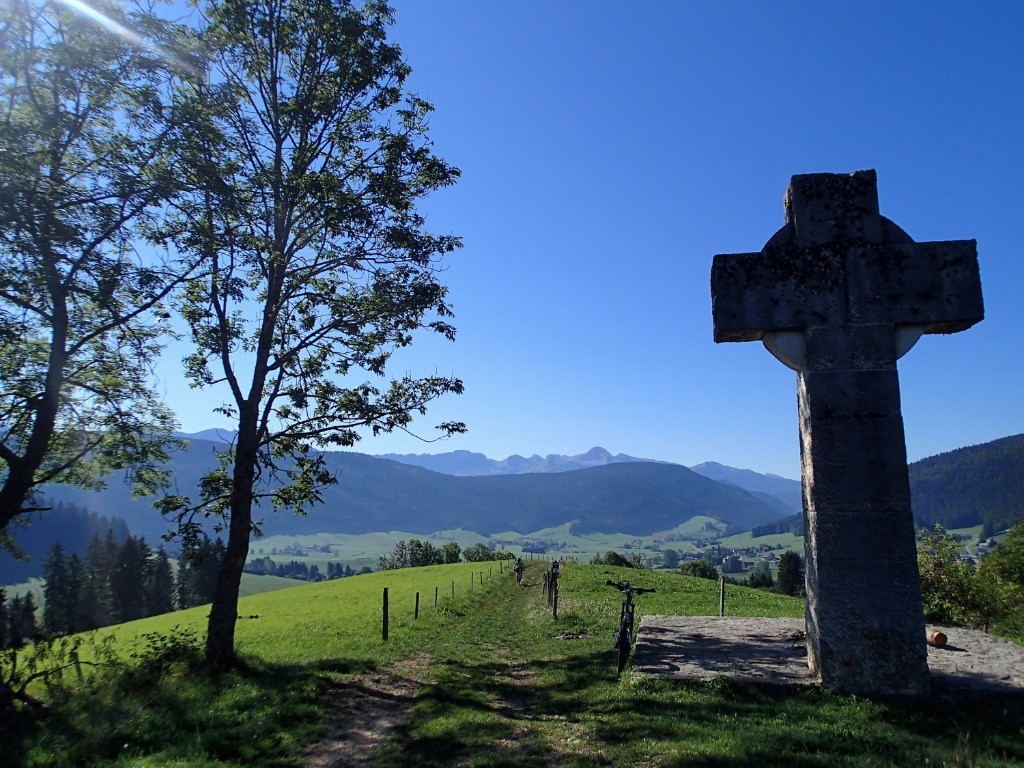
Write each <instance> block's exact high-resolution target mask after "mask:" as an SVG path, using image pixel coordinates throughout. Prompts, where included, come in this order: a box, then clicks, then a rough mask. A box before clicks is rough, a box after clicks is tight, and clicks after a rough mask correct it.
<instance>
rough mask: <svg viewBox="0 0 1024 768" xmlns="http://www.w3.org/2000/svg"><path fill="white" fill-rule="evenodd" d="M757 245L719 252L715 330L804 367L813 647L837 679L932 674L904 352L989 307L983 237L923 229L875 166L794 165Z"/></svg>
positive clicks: (909, 678)
mask: <svg viewBox="0 0 1024 768" xmlns="http://www.w3.org/2000/svg"><path fill="white" fill-rule="evenodd" d="M785 209H786V224H785V226H784V227H782V229H780V230H779V231H778V232H776V233H775V235H774V236H773V237H772V238H771V239H770V240H769V241H768V243H767V244H766V245H765V246H764V248H763V249H762V250H761V252H760V253H741V254H726V255H719V256H715V260H714V265H713V267H712V272H711V294H712V313H713V315H714V324H715V341H716V342H722V341H754V340H761V341H763V343H764V345H765V346H766V347H767V348H768V350H769V351H770V352H771V353H772V354H773V355H775V356H776V357H777V358H778V359H779V360H781V361H782V362H783V363H785V364H786V365H788V366H789V367H790V368H793V369H794V370H796V371H797V399H798V407H799V416H800V460H801V469H802V480H803V499H804V501H803V510H804V511H803V514H804V532H805V553H806V564H807V565H806V567H807V580H806V585H807V614H806V621H807V654H808V665H809V666H810V669H811V672H812V673H815V674H819V675H820V676H821V681H822V684H823V685H824V686H826V687H828V688H832V689H835V690H841V691H846V692H850V693H856V694H865V695H891V694H921V693H924V692H927V690H928V689H929V676H928V666H927V652H926V646H925V627H924V614H923V612H922V608H921V594H920V584H919V580H918V573H917V559H916V547H915V543H914V521H913V517H912V515H911V509H910V483H909V480H908V476H907V454H906V444H905V441H904V434H903V416H902V414H901V411H900V389H899V378H898V374H897V371H896V360H897V359H898V358H899V357H900V356H902V355H903V354H904V353H905V352H906V351H907V350H908V349H909V348H910V347H911V346H913V344H914V343H915V342H916V341H917V339H918V338H919V337H920V336H921V334H922V333H954V332H956V331H962V330H964V329H966V328H969V327H970V326H972V325H974V324H975V323H977V322H979V321H980V320H981V319H982V317H983V316H984V310H983V307H982V299H981V280H980V277H979V274H978V258H977V251H976V244H975V242H974V241H973V240H954V241H948V242H932V243H915V242H914V241H913V240H911V239H910V237H909V236H908V235H907V234H906V233H905V232H904V231H903V230H901V229H900V228H899V227H897V226H896V225H895V224H893V223H892V222H891V221H889V220H888V219H886V218H885V217H884V216H881V215H879V212H878V190H877V182H876V179H875V172H874V171H859V172H857V173H853V174H849V175H842V174H829V173H821V174H808V175H802V176H794V177H793V178H792V180H791V182H790V185H789V190H788V191H787V192H786V198H785Z"/></svg>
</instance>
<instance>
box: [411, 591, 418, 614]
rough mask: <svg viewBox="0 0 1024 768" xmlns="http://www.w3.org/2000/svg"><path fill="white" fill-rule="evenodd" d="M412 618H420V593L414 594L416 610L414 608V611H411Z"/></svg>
mask: <svg viewBox="0 0 1024 768" xmlns="http://www.w3.org/2000/svg"><path fill="white" fill-rule="evenodd" d="M412 617H413V619H414V620H415V619H418V618H419V617H420V593H419V592H417V593H416V608H415V610H413V613H412Z"/></svg>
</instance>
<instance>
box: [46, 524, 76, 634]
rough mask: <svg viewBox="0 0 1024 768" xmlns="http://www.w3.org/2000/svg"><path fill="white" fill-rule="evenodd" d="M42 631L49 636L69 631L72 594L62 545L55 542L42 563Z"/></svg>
mask: <svg viewBox="0 0 1024 768" xmlns="http://www.w3.org/2000/svg"><path fill="white" fill-rule="evenodd" d="M43 578H44V579H45V580H46V586H45V587H44V589H43V596H44V604H45V608H44V609H43V631H44V632H46V634H47V635H48V636H50V637H58V636H60V635H66V634H68V633H69V632H70V631H71V616H70V614H71V605H72V603H73V601H74V595H73V594H72V591H71V585H70V583H69V578H68V565H67V561H66V559H65V558H64V547H62V546H61V544H60V542H57V543H56V544H54V545H53V547H52V548H51V549H50V554H49V556H48V557H47V558H46V562H45V563H44V564H43Z"/></svg>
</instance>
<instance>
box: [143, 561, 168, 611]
mask: <svg viewBox="0 0 1024 768" xmlns="http://www.w3.org/2000/svg"><path fill="white" fill-rule="evenodd" d="M173 610H174V573H173V571H172V569H171V560H170V558H169V557H168V556H167V552H166V550H164V548H163V547H160V549H158V550H157V552H156V555H155V556H154V558H153V560H152V562H151V564H150V568H149V578H148V580H147V583H146V615H147V616H158V615H159V614H162V613H170V612H171V611H173Z"/></svg>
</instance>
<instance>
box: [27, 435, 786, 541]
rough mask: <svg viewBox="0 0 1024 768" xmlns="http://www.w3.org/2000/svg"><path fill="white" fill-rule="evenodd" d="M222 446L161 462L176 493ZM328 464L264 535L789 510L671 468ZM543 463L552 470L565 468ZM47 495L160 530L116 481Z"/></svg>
mask: <svg viewBox="0 0 1024 768" xmlns="http://www.w3.org/2000/svg"><path fill="white" fill-rule="evenodd" d="M220 446H221V443H214V442H210V441H207V440H199V439H190V441H189V445H188V447H187V448H186V449H185V450H182V451H178V452H176V453H175V454H174V455H173V456H172V458H171V461H170V462H169V466H168V469H169V470H170V471H171V473H172V476H173V478H174V483H175V489H174V492H176V493H184V494H191V493H194V488H195V487H196V484H197V483H198V481H199V478H200V477H201V476H202V475H203V474H204V473H205V472H207V471H209V470H210V469H212V468H213V467H214V456H215V453H216V451H217V450H218V448H219V447H220ZM602 454H607V452H604V451H600V449H597V450H595V451H590V452H588V453H587V454H583V456H588V457H589V458H588V459H580V460H581V461H590V462H601V461H602V460H603V456H602ZM325 458H326V460H327V463H328V466H329V467H330V468H331V470H332V471H334V472H337V473H338V475H339V478H340V479H339V482H338V484H337V485H334V486H331V487H329V488H327V489H325V490H324V492H323V499H324V503H323V504H322V505H320V506H318V507H317V508H316V509H314V510H313V511H312V512H311V513H310V514H309V516H308V517H296V516H294V515H290V514H287V513H270V512H268V513H267V514H266V515H265V517H264V523H263V526H262V527H263V530H264V532H265V533H266V534H267V535H274V534H289V535H290V534H298V533H321V532H326V533H371V532H373V531H388V530H402V531H408V532H410V533H422V534H424V535H425V534H429V533H433V532H434V531H438V530H445V529H451V528H465V529H467V530H473V531H476V532H477V533H481V534H491V533H498V532H503V531H513V532H519V533H529V532H532V531H536V530H540V529H543V528H547V527H551V526H555V525H561V524H563V523H570V522H571V523H573V524H574V525H575V526H576V527H577V529H578V530H581V531H602V532H605V531H606V532H610V533H616V532H620V533H631V534H636V535H641V534H648V533H652V532H656V531H662V530H668V529H671V528H673V527H675V526H677V525H679V524H680V523H683V522H686V521H687V520H689V519H690V518H691V517H694V516H695V515H707V516H709V517H714V518H717V519H719V520H721V521H723V522H725V523H727V524H728V525H730V526H731V527H732V528H733V529H734V530H736V531H742V530H747V529H749V528H751V527H752V526H754V525H759V524H762V523H765V522H769V521H771V520H776V519H779V518H782V517H785V516H786V515H787V514H789V513H790V512H791V509H789V508H788V507H787V506H786V505H785V504H784V503H783V502H781V501H779V500H778V499H775V498H774V497H771V496H768V495H764V494H761V493H751V492H748V491H746V490H744V489H743V488H740V487H738V486H736V485H732V484H728V483H722V482H718V481H716V480H713V479H711V478H708V477H704V476H703V475H700V474H698V473H696V472H692V471H691V470H689V469H687V468H686V467H683V466H680V465H676V464H667V463H656V462H644V461H636V460H634V461H613V462H611V463H598V465H597V466H590V467H587V468H584V469H577V470H572V471H562V472H553V471H549V472H527V473H520V474H501V475H487V476H476V477H467V476H454V475H448V474H442V473H439V472H434V471H431V470H427V469H424V468H422V467H418V466H413V465H410V464H403V463H400V462H396V461H391V460H388V459H384V458H378V457H374V456H367V455H364V454H358V453H352V452H328V453H326V454H325ZM549 458H550V459H552V460H551V461H550V463H549V466H572V462H568V463H566V462H562V461H560V460H559V457H549ZM613 458H614V457H613ZM46 493H47V494H48V495H49V496H52V497H53V498H54V499H55V500H58V501H66V502H73V503H75V504H78V505H80V506H85V507H88V508H89V509H92V510H96V511H98V512H100V513H102V514H106V515H118V516H120V517H123V518H125V519H126V520H127V521H128V524H129V527H130V528H131V530H132V532H133V533H136V534H142V535H145V536H146V538H147V539H149V540H155V539H156V538H157V537H159V535H161V534H162V533H164V532H165V531H166V528H167V524H166V522H165V521H164V520H163V519H162V518H161V517H160V516H159V515H158V514H157V513H156V512H154V511H153V510H152V509H151V507H150V503H151V500H144V499H133V498H132V497H131V494H130V492H129V489H128V488H127V487H126V486H125V485H123V484H122V483H119V482H116V481H115V482H111V483H110V484H109V486H108V487H107V489H106V490H104V491H102V492H91V491H85V490H82V489H79V488H71V487H67V486H54V487H52V488H48V489H47V490H46ZM257 516H258V515H257Z"/></svg>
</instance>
